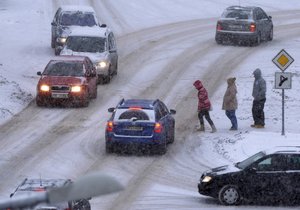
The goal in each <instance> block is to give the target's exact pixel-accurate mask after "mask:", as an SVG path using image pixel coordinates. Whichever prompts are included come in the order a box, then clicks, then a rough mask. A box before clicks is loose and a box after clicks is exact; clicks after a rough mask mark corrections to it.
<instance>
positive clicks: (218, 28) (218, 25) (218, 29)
mask: <svg viewBox="0 0 300 210" xmlns="http://www.w3.org/2000/svg"><path fill="white" fill-rule="evenodd" d="M221 30H222V26H221V23H220V22H218V23H217V31H221Z"/></svg>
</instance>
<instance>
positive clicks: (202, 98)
mask: <svg viewBox="0 0 300 210" xmlns="http://www.w3.org/2000/svg"><path fill="white" fill-rule="evenodd" d="M193 85H194V86H195V88H196V89H197V90H198V118H199V121H200V128H199V129H198V130H199V131H205V128H204V120H203V116H205V119H206V120H207V122H208V123H209V125H210V126H211V128H212V131H211V132H212V133H214V132H216V131H217V129H216V127H215V125H214V123H213V121H212V120H211V118H210V115H209V110H211V103H210V101H209V99H208V94H207V91H206V89H205V88H204V87H203V85H202V82H201V81H200V80H196V81H195V82H194V84H193Z"/></svg>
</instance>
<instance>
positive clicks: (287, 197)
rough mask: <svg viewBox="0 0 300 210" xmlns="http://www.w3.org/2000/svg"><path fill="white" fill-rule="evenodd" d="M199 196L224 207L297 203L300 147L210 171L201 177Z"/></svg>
mask: <svg viewBox="0 0 300 210" xmlns="http://www.w3.org/2000/svg"><path fill="white" fill-rule="evenodd" d="M198 192H199V193H200V194H202V195H206V196H210V197H213V198H217V199H219V201H220V202H221V203H222V204H225V205H237V204H239V203H240V201H242V200H248V201H251V200H252V201H254V200H255V201H268V202H272V203H278V202H286V201H288V202H289V203H297V200H299V198H300V147H296V146H295V147H276V148H274V149H270V150H267V151H261V152H258V153H257V154H255V155H253V156H251V157H249V158H247V159H246V160H244V161H242V162H238V163H236V164H234V165H226V166H221V167H217V168H213V169H211V170H209V171H207V172H205V173H203V174H202V176H201V178H200V182H199V183H198ZM298 202H299V201H298Z"/></svg>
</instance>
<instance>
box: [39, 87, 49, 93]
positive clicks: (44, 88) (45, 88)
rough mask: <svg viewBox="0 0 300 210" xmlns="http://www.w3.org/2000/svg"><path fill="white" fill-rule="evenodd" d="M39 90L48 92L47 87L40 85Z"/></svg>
mask: <svg viewBox="0 0 300 210" xmlns="http://www.w3.org/2000/svg"><path fill="white" fill-rule="evenodd" d="M40 90H41V91H43V92H48V91H49V90H50V87H49V85H41V86H40Z"/></svg>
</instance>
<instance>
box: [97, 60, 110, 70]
mask: <svg viewBox="0 0 300 210" xmlns="http://www.w3.org/2000/svg"><path fill="white" fill-rule="evenodd" d="M107 65H108V63H107V62H106V61H100V62H99V63H97V65H96V67H97V68H105V67H106V66H107Z"/></svg>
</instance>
